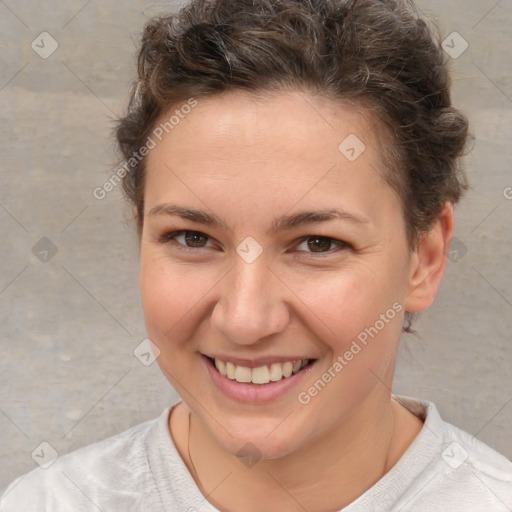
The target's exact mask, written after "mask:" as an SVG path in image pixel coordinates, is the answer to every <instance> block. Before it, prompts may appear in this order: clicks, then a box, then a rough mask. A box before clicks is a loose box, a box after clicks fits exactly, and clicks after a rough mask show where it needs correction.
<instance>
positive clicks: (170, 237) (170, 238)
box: [158, 229, 351, 257]
mask: <svg viewBox="0 0 512 512" xmlns="http://www.w3.org/2000/svg"><path fill="white" fill-rule="evenodd" d="M185 233H192V234H195V235H202V236H204V237H206V238H207V239H208V241H209V240H211V238H210V237H209V236H208V235H207V234H205V233H202V232H201V231H193V230H188V229H186V230H180V231H171V232H169V233H165V234H163V235H161V236H160V237H159V238H158V242H159V243H161V244H170V243H171V242H173V243H175V244H177V245H178V246H179V249H180V250H183V251H187V252H189V251H191V252H197V251H198V250H201V249H207V247H188V246H187V245H184V244H181V243H179V242H176V240H174V239H175V238H176V237H178V236H180V235H183V234H185ZM315 238H317V239H321V240H325V241H329V242H332V243H334V244H338V246H340V248H339V250H338V251H335V252H339V251H341V250H344V249H350V248H351V246H350V244H348V243H347V242H343V241H341V240H336V239H335V238H330V237H328V236H320V235H308V236H304V237H302V238H300V239H299V245H300V244H302V243H303V242H305V241H307V240H309V239H315ZM301 252H306V253H307V254H313V255H315V257H322V256H330V255H332V254H334V253H333V252H332V250H329V251H324V252H321V251H320V252H313V251H301Z"/></svg>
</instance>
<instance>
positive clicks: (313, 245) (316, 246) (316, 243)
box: [307, 236, 332, 252]
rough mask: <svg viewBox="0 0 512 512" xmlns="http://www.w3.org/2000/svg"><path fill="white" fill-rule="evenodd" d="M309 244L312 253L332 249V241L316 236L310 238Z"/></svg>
mask: <svg viewBox="0 0 512 512" xmlns="http://www.w3.org/2000/svg"><path fill="white" fill-rule="evenodd" d="M307 243H308V247H309V248H310V249H311V251H312V252H324V251H328V250H329V249H330V248H331V245H332V240H331V239H330V238H324V237H320V236H315V237H311V238H308V242H307Z"/></svg>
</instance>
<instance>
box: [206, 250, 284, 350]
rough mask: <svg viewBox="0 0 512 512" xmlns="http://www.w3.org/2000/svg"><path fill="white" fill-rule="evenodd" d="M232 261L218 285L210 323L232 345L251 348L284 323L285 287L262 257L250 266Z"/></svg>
mask: <svg viewBox="0 0 512 512" xmlns="http://www.w3.org/2000/svg"><path fill="white" fill-rule="evenodd" d="M236 260H237V261H236V262H235V264H234V267H233V268H232V269H231V271H230V272H229V273H228V274H227V275H226V277H225V278H224V279H223V280H222V282H221V283H222V284H221V288H220V297H219V298H218V300H217V303H216V304H215V307H214V309H213V312H212V317H211V321H212V324H213V327H214V328H216V329H217V330H218V331H220V332H221V333H222V334H223V335H224V336H225V337H226V338H227V339H229V340H230V341H232V342H233V344H237V345H253V344H256V343H258V342H259V341H261V340H262V339H263V338H266V337H268V336H270V335H272V334H277V333H279V332H281V331H282V330H283V329H284V328H285V327H286V325H287V324H288V322H289V311H288V307H287V305H286V302H285V297H284V294H285V293H286V291H287V288H286V287H285V286H284V284H283V283H282V282H281V281H280V280H279V279H278V277H277V276H276V275H275V273H274V272H273V271H272V270H271V268H269V267H268V263H267V261H266V260H265V259H264V258H258V259H257V260H256V261H254V262H252V263H247V262H245V261H244V260H243V259H242V258H236Z"/></svg>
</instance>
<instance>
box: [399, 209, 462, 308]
mask: <svg viewBox="0 0 512 512" xmlns="http://www.w3.org/2000/svg"><path fill="white" fill-rule="evenodd" d="M453 231H454V217H453V207H452V205H451V204H450V203H445V204H444V206H443V209H442V211H441V213H440V215H439V217H438V218H437V221H436V222H435V224H434V226H433V227H432V229H431V230H430V231H428V232H426V233H424V235H423V236H422V238H421V240H420V242H419V243H418V247H417V248H416V251H415V252H414V254H413V256H412V257H411V264H410V268H409V283H408V292H407V297H406V299H405V302H404V306H405V310H406V311H409V312H410V313H418V312H419V311H423V310H425V309H427V308H428V307H429V306H430V305H431V304H432V303H433V302H434V299H435V296H436V294H437V290H438V289H439V286H440V284H441V280H442V278H443V275H444V271H445V268H446V262H447V256H448V251H449V245H450V241H451V239H452V236H453Z"/></svg>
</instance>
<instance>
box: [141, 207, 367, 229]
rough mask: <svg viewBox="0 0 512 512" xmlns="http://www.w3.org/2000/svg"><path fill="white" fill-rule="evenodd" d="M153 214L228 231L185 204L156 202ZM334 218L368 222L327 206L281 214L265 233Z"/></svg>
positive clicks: (214, 217)
mask: <svg viewBox="0 0 512 512" xmlns="http://www.w3.org/2000/svg"><path fill="white" fill-rule="evenodd" d="M153 215H171V216H177V217H180V218H182V219H186V220H190V221H192V222H196V223H198V224H204V225H207V226H212V227H222V228H224V229H226V230H228V231H230V229H229V227H228V226H227V224H226V223H225V222H224V221H223V220H222V219H221V218H220V217H219V216H218V215H216V214H214V213H208V212H205V211H201V210H197V209H195V208H189V207H186V206H178V205H175V204H170V203H165V204H158V205H157V206H155V207H154V208H152V209H151V210H150V212H149V216H153ZM336 219H338V220H343V221H348V222H352V223H355V224H369V220H368V219H365V218H364V217H360V216H358V215H354V214H352V213H349V212H346V211H344V210H340V209H337V208H328V209H324V210H305V211H301V212H298V213H294V214H292V215H283V216H281V217H278V218H276V219H274V221H273V222H272V226H271V227H270V229H269V230H268V232H267V233H268V234H272V233H277V232H279V231H285V230H290V229H293V228H295V227H297V226H301V225H304V224H316V223H320V222H328V221H331V220H336Z"/></svg>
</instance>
